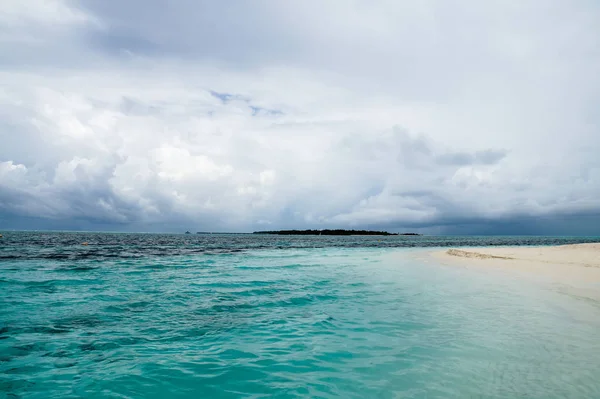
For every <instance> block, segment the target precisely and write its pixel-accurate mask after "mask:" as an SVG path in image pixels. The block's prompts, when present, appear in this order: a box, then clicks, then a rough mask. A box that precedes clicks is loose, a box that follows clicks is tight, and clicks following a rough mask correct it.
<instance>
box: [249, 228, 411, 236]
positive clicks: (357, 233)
mask: <svg viewBox="0 0 600 399" xmlns="http://www.w3.org/2000/svg"><path fill="white" fill-rule="evenodd" d="M252 234H276V235H301V236H320V235H323V236H420V235H421V234H417V233H389V232H387V231H372V230H342V229H336V230H329V229H327V230H273V231H255V232H254V233H252Z"/></svg>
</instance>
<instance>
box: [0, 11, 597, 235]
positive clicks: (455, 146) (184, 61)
mask: <svg viewBox="0 0 600 399" xmlns="http://www.w3.org/2000/svg"><path fill="white" fill-rule="evenodd" d="M0 54H2V56H0V230H1V229H52V230H100V231H156V232H161V231H164V232H180V231H185V230H190V231H222V232H224V231H229V232H250V231H254V230H273V229H286V228H299V229H300V228H369V229H386V230H388V231H400V232H405V231H415V232H421V233H426V234H548V235H600V200H599V198H600V155H599V154H600V74H599V73H598V71H600V4H599V3H598V2H597V1H595V0H574V1H568V2H567V1H563V0H525V1H518V2H517V1H486V2H481V1H477V0H423V1H419V2H416V1H404V0H369V1H367V0H303V1H300V0H290V1H276V0H254V1H241V0H240V1H238V0H232V1H227V2H222V1H213V0H210V1H205V0H179V1H167V0H129V1H126V2H117V1H105V0H81V1H67V0H52V1H48V0H27V1H23V0H4V1H3V6H2V8H1V10H0Z"/></svg>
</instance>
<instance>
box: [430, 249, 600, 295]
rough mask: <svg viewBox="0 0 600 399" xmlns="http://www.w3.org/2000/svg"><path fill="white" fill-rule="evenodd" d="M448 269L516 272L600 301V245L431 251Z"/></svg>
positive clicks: (431, 254)
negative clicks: (462, 268)
mask: <svg viewBox="0 0 600 399" xmlns="http://www.w3.org/2000/svg"><path fill="white" fill-rule="evenodd" d="M429 255H430V256H431V257H432V258H433V259H434V260H435V261H437V262H439V263H442V264H445V265H454V266H461V267H465V268H477V269H479V270H481V269H482V268H493V269H500V270H506V271H514V272H518V273H523V274H526V275H529V276H530V277H535V278H542V279H544V280H546V281H548V282H550V283H556V284H560V285H561V286H563V287H565V289H566V290H568V291H571V292H572V293H573V294H575V295H577V296H584V297H587V298H591V299H596V300H600V243H590V244H573V245H559V246H541V247H476V248H453V249H448V250H435V251H431V252H430V253H429Z"/></svg>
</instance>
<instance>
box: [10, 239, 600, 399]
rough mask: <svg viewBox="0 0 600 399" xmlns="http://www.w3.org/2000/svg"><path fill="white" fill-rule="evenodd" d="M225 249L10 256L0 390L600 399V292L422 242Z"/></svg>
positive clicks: (19, 393) (58, 394)
mask: <svg viewBox="0 0 600 399" xmlns="http://www.w3.org/2000/svg"><path fill="white" fill-rule="evenodd" d="M6 236H7V235H6V234H5V237H6ZM75 236H76V237H75V239H74V241H79V239H81V238H82V237H79V236H77V235H75ZM180 237H182V236H180ZM195 238H197V237H196V236H193V237H188V238H185V237H184V238H183V239H188V240H191V239H195ZM213 238H214V237H213ZM13 239H14V238H13ZM178 239H181V238H178ZM203 239H204V238H203ZM236 239H237V238H236ZM244 239H248V238H244ZM254 239H255V240H260V239H259V238H254ZM328 239H332V238H328ZM333 239H335V238H333ZM110 240H114V239H113V238H111V239H110ZM265 240H267V241H268V240H273V241H268V242H277V240H276V238H273V237H270V238H267V239H265ZM286 240H288V241H291V242H294V239H293V238H289V237H288V238H286ZM353 240H355V241H358V240H359V239H358V238H353ZM367 240H372V238H367ZM90 241H91V240H90ZM221 241H224V240H221ZM313 241H314V239H313ZM306 242H310V240H308V241H306ZM368 242H371V241H368ZM117 244H118V243H117ZM117 244H114V243H112V241H111V244H110V245H117ZM2 245H5V247H4V248H3V251H4V252H5V253H16V252H18V250H15V249H14V246H13V247H12V248H9V249H7V248H8V245H6V242H4V243H3V244H2ZM28 245H29V246H30V248H36V250H37V252H40V251H41V252H44V248H43V247H35V245H38V246H39V244H32V243H29V244H28ZM48 245H49V246H50V248H47V249H45V251H46V252H52V251H54V252H56V253H59V252H60V251H59V249H57V248H54V247H52V244H51V243H50V244H48ZM91 245H93V244H91V243H90V246H91ZM97 245H98V246H100V245H99V244H97ZM130 245H133V244H130ZM169 245H170V246H171V247H173V248H170V249H169V251H171V252H172V251H174V250H175V249H174V248H175V247H176V245H175V244H169ZM23 246H26V245H25V244H24V245H23ZM139 246H140V247H143V245H142V244H140V245H139ZM315 246H317V245H315ZM367 246H368V245H367ZM388 246H391V245H388ZM124 247H125V246H124ZM215 247H220V248H221V249H220V250H210V251H205V252H203V253H187V254H186V253H185V249H180V251H181V252H182V253H183V254H178V255H173V254H171V252H168V254H160V255H156V254H155V253H149V254H146V255H144V253H143V252H141V251H138V254H137V255H136V256H118V257H114V258H113V259H111V258H110V257H107V253H109V252H110V251H109V250H108V249H106V248H105V247H102V248H83V249H82V248H79V246H78V247H77V248H75V244H72V248H71V247H69V246H65V247H64V248H63V252H65V253H70V254H72V253H74V252H77V253H85V251H101V252H102V253H101V254H97V256H89V257H74V258H54V259H53V258H48V257H43V256H37V257H36V256H33V254H34V253H35V251H34V250H33V249H30V250H29V252H28V255H27V256H25V257H21V258H19V257H12V258H5V259H4V260H2V261H0V398H1V397H6V398H80V397H86V398H105V397H113V398H165V397H170V398H188V397H189V398H196V397H211V398H238V397H245V398H246V397H250V398H263V397H265V398H266V397H271V396H275V397H281V398H294V397H320V398H333V397H344V398H375V397H377V398H449V397H456V398H465V397H472V398H506V397H528V398H565V397H568V398H596V397H600V378H599V376H600V339H598V336H597V333H598V331H600V306H599V305H598V304H596V303H594V302H589V301H581V300H578V299H577V298H574V297H572V296H568V295H564V294H562V293H560V292H557V291H556V290H554V289H552V287H551V286H548V285H545V284H542V283H538V282H534V281H528V280H526V279H523V278H517V277H516V276H515V275H513V274H510V273H501V272H485V273H484V272H481V271H474V270H471V269H461V268H456V267H448V266H443V265H438V264H436V263H432V262H429V263H426V262H424V261H422V260H420V259H419V256H416V255H417V254H419V253H420V252H419V251H423V250H422V249H408V248H406V249H393V248H365V247H354V248H349V247H348V246H346V247H343V246H342V245H338V248H335V247H325V248H318V247H317V248H310V247H308V245H305V247H301V245H297V243H296V244H295V245H292V246H291V248H285V249H276V248H273V247H271V248H269V247H268V246H266V245H264V241H263V242H260V243H259V244H256V245H255V247H252V246H249V245H246V247H243V246H242V247H235V246H233V249H234V250H224V249H223V248H226V247H227V244H226V243H225V244H223V242H221V243H219V244H218V245H216V244H215ZM40 248H41V249H40ZM229 249H232V246H230V247H229ZM123 251H126V249H123Z"/></svg>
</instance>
